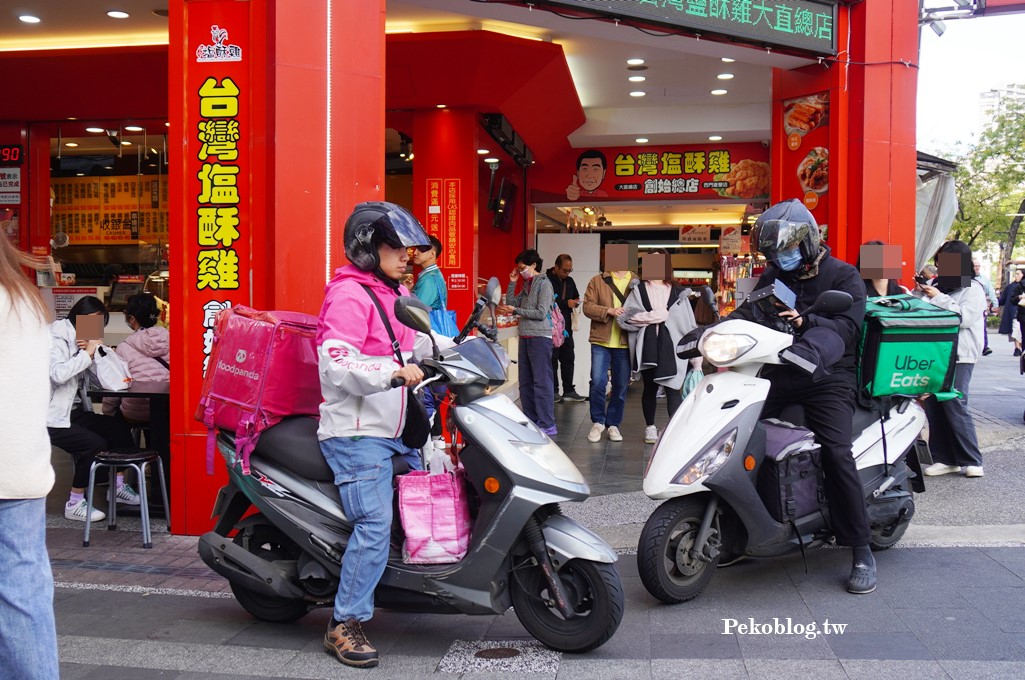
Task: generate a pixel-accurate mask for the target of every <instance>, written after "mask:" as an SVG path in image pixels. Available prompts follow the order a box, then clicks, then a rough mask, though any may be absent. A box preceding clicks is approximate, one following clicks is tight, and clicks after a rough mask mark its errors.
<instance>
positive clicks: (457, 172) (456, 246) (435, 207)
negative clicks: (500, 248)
mask: <svg viewBox="0 0 1025 680" xmlns="http://www.w3.org/2000/svg"><path fill="white" fill-rule="evenodd" d="M479 129H480V125H479V123H478V121H477V113H476V112H475V111H471V110H469V109H433V110H425V111H417V112H416V114H415V117H414V122H413V135H412V137H413V150H414V154H415V156H416V159H415V162H414V163H413V212H414V214H415V215H416V216H417V217H418V218H419V219H420V220H421V222H423V224H424V226H425V227H426V228H427V231H428V233H430V234H431V235H433V236H437V237H438V238H439V239H440V240H441V244H442V254H441V260H440V261H439V262H438V266H439V267H440V268H441V271H442V273H444V275H445V279H446V281H447V282H448V306H449V309H454V310H455V311H456V316H457V318H458V321H459V323H460V324H462V323H464V322H465V321H466V318H467V315H468V314H469V313H470V310H471V309H472V307H473V302H474V300H475V299H476V296H477V257H476V253H477V197H478V192H477V182H478V167H479V165H480V159H479V157H478V155H477V148H478V146H479V145H478V143H477V141H478V130H479Z"/></svg>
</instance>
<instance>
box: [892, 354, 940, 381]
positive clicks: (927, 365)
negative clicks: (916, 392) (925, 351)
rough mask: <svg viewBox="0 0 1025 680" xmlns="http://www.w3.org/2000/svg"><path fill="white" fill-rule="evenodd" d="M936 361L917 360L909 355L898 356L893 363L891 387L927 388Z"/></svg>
mask: <svg viewBox="0 0 1025 680" xmlns="http://www.w3.org/2000/svg"><path fill="white" fill-rule="evenodd" d="M935 363H936V360H935V359H916V358H915V357H913V356H911V355H909V354H898V355H897V356H896V357H895V358H894V361H893V368H894V369H895V370H894V372H893V376H892V377H891V378H890V387H927V386H928V385H929V376H928V375H924V374H926V373H928V372H929V371H931V370H932V366H933V364H935Z"/></svg>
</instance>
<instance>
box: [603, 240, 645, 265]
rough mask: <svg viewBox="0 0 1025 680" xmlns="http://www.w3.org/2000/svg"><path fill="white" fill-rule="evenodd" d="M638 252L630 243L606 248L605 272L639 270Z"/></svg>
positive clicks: (614, 244) (610, 245)
mask: <svg viewBox="0 0 1025 680" xmlns="http://www.w3.org/2000/svg"><path fill="white" fill-rule="evenodd" d="M636 253H637V251H636V250H634V249H633V247H632V246H630V244H628V243H611V244H609V245H607V246H605V271H607V272H625V271H631V272H632V271H635V270H636V269H637V254H636Z"/></svg>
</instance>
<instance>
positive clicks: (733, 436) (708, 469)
mask: <svg viewBox="0 0 1025 680" xmlns="http://www.w3.org/2000/svg"><path fill="white" fill-rule="evenodd" d="M736 444H737V430H736V429H733V430H730V431H729V432H727V433H726V434H724V435H723V436H722V437H720V438H719V439H717V440H715V441H714V442H712V443H711V444H709V445H708V446H707V447H705V449H704V451H702V452H701V453H699V454H698V455H697V456H695V458H694V460H693V461H691V463H690V465H688V466H687V467H685V468H684V469H683V470H680V473H679V474H677V475H676V477H674V478H673V484H693V483H694V482H696V481H698V480H699V479H701V478H702V477H705V476H708V475H710V474H712V473H713V472H715V471H716V470H718V469H719V468H720V467H722V464H723V463H725V462H726V459H727V458H729V457H730V454H731V453H733V449H734V448H735V447H736Z"/></svg>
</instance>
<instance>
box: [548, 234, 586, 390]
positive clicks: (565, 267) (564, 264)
mask: <svg viewBox="0 0 1025 680" xmlns="http://www.w3.org/2000/svg"><path fill="white" fill-rule="evenodd" d="M547 273H548V280H549V281H551V282H552V289H553V290H554V291H555V304H556V305H558V307H559V311H560V312H562V317H563V319H565V321H566V330H567V331H568V334H567V336H566V339H565V340H564V341H563V343H562V347H558V348H555V349H553V350H552V376H553V380H554V382H555V403H557V404H558V403H559V402H562V401H587V398H586V397H582V396H580V395H579V394H577V390H576V388H575V387H574V386H573V370H574V368H575V366H574V364H575V361H576V356H575V353H574V349H573V314H574V313H575V312H576V309H577V307H578V306H579V305H580V292H579V291H578V290H577V284H576V281H574V280H573V277H572V276H570V274H571V273H573V259H572V258H570V256H569V255H566V254H565V253H563V254H562V255H559V256H558V257H557V258H555V266H554V267H552V268H551V269H549V270H548V272H547ZM560 364H561V366H562V394H561V395H560V394H559V375H560V373H559V366H560Z"/></svg>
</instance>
